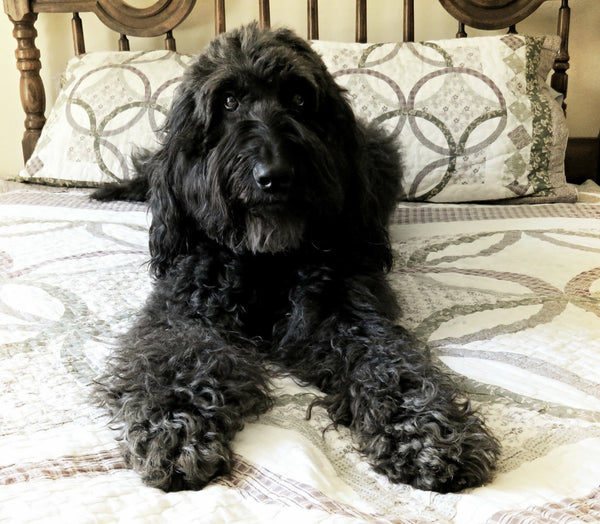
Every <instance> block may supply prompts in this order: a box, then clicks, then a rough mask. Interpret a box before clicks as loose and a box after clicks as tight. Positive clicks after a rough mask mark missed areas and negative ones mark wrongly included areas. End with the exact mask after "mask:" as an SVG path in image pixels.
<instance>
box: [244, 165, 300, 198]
mask: <svg viewBox="0 0 600 524" xmlns="http://www.w3.org/2000/svg"><path fill="white" fill-rule="evenodd" d="M252 174H253V175H254V180H255V181H256V184H257V185H258V187H260V189H262V190H263V191H267V192H277V191H283V190H285V189H287V188H288V187H289V186H290V184H291V181H292V169H291V168H290V167H288V166H285V165H267V164H263V163H260V162H259V163H257V164H256V165H255V166H254V169H253V171H252Z"/></svg>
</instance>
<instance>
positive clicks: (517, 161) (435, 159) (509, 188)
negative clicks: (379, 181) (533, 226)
mask: <svg viewBox="0 0 600 524" xmlns="http://www.w3.org/2000/svg"><path fill="white" fill-rule="evenodd" d="M559 45H560V38H559V37H529V36H521V35H504V36H490V37H479V38H465V39H452V40H441V41H435V42H433V41H432V42H423V43H403V44H345V43H337V42H323V41H315V42H314V43H313V47H314V49H315V50H316V51H317V52H318V53H319V54H320V55H321V56H322V58H323V60H324V62H325V64H326V65H327V67H328V68H329V70H330V71H332V73H333V74H334V76H335V78H336V80H337V81H338V83H340V84H341V85H343V86H344V87H346V88H347V90H348V94H349V97H350V100H351V102H352V104H353V107H354V110H355V112H356V113H357V115H358V116H359V117H362V118H363V119H365V120H368V121H375V122H379V123H381V125H383V126H385V127H386V128H387V129H388V130H389V131H390V132H392V133H393V134H395V135H396V136H397V139H398V143H399V147H400V150H401V153H402V157H403V163H404V173H403V179H402V189H401V195H400V198H401V199H404V200H427V201H434V202H465V201H484V200H486V201H489V200H503V199H513V200H511V203H513V202H515V201H516V200H514V199H516V198H518V197H527V198H526V199H523V201H526V202H555V201H575V200H576V191H575V189H574V188H573V187H572V186H570V185H568V184H567V183H566V180H565V173H564V153H565V149H566V142H567V136H568V132H567V127H566V122H565V118H564V115H563V113H562V110H561V108H560V106H559V104H558V103H557V102H556V100H555V99H554V95H553V94H552V92H551V90H550V88H549V87H548V86H547V84H546V78H547V76H548V73H549V71H550V69H551V67H552V64H553V60H554V57H555V56H556V53H557V51H558V49H559Z"/></svg>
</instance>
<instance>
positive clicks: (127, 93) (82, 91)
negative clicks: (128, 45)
mask: <svg viewBox="0 0 600 524" xmlns="http://www.w3.org/2000/svg"><path fill="white" fill-rule="evenodd" d="M191 59H192V57H190V56H186V55H181V54H178V53H175V52H172V51H149V52H105V53H103V52H100V53H89V54H85V55H81V56H78V57H75V58H72V59H71V60H70V61H69V63H68V65H67V69H66V71H65V74H64V77H63V87H62V89H61V92H60V94H59V96H58V98H57V100H56V103H55V104H54V106H53V108H52V111H51V112H50V115H49V117H48V120H47V122H46V124H45V126H44V128H43V130H42V134H41V136H40V139H39V141H38V143H37V145H36V147H35V150H34V152H33V155H32V156H31V158H30V159H29V161H28V162H27V164H26V166H25V168H24V169H23V170H22V171H21V173H20V179H21V180H26V181H31V182H37V183H47V184H54V185H66V186H96V185H98V184H100V183H103V182H110V181H115V180H120V179H127V178H130V177H131V175H132V169H133V166H132V164H131V159H130V155H131V153H132V152H134V151H135V150H136V149H139V148H152V147H156V146H157V144H158V143H159V141H160V134H161V126H162V124H163V122H164V120H165V115H166V113H167V111H168V109H169V107H170V106H171V101H172V99H173V94H174V91H175V88H176V87H177V85H178V84H179V83H180V82H181V78H182V75H183V73H184V71H185V68H186V67H187V65H188V64H189V62H190V60H191Z"/></svg>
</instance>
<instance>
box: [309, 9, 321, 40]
mask: <svg viewBox="0 0 600 524" xmlns="http://www.w3.org/2000/svg"><path fill="white" fill-rule="evenodd" d="M306 6H307V10H308V17H307V20H308V31H307V32H308V39H309V40H318V39H319V0H308V2H307V3H306Z"/></svg>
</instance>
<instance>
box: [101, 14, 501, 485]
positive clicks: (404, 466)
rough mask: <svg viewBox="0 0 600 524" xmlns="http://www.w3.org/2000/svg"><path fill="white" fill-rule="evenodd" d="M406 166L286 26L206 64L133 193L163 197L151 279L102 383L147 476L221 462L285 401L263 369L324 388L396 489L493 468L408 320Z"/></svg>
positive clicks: (492, 444)
mask: <svg viewBox="0 0 600 524" xmlns="http://www.w3.org/2000/svg"><path fill="white" fill-rule="evenodd" d="M399 165H400V162H399V158H398V155H397V152H396V148H395V146H394V144H393V143H392V141H391V139H390V138H389V137H387V136H385V135H384V134H382V133H381V132H380V131H378V130H376V129H375V128H373V127H370V126H366V125H364V124H362V123H360V122H357V121H356V120H355V117H354V115H353V112H352V110H351V108H350V106H349V104H348V103H347V101H346V99H345V97H344V92H343V90H342V89H341V88H340V87H338V85H337V84H336V83H335V82H334V80H333V78H332V77H331V75H330V74H329V73H328V72H327V70H326V68H325V66H324V65H323V62H322V61H321V60H320V58H319V57H318V56H317V55H316V54H315V53H314V52H313V51H312V49H311V48H310V46H309V45H308V44H307V43H306V42H305V41H304V40H302V39H300V38H298V37H297V36H295V35H294V34H293V33H292V32H290V31H288V30H277V31H267V30H260V29H259V28H258V27H257V26H256V25H250V26H246V27H243V28H241V29H238V30H235V31H232V32H230V33H226V34H223V35H221V36H219V37H218V38H216V39H215V40H214V41H213V42H212V43H211V44H209V46H208V47H207V49H206V50H205V51H204V52H203V53H202V54H201V55H199V56H198V58H197V59H196V60H195V62H194V63H193V65H192V66H191V67H190V68H189V70H188V72H187V73H186V76H185V78H184V81H183V83H182V85H181V88H180V91H179V93H178V96H177V97H176V100H175V102H174V105H173V108H172V110H171V111H170V114H169V116H168V120H167V127H166V139H165V142H164V144H163V146H162V147H161V148H160V149H159V150H158V151H157V152H155V153H154V154H151V155H150V156H148V157H147V158H146V159H145V160H144V162H143V164H142V165H141V167H140V175H139V178H138V179H137V180H136V181H135V182H134V183H133V184H134V186H132V184H129V186H128V188H125V190H124V191H125V192H122V193H121V196H125V197H128V198H131V196H132V195H133V196H136V195H137V197H140V198H143V197H144V196H145V195H146V193H147V192H148V189H149V198H150V206H151V210H152V225H151V229H150V251H151V268H152V270H153V272H154V274H155V277H156V279H155V282H154V288H153V291H152V294H151V296H150V298H149V299H148V302H147V304H146V305H145V307H144V309H143V311H142V312H141V314H140V315H139V318H138V319H137V321H136V323H135V325H134V326H133V327H132V328H131V330H130V331H129V332H128V333H127V334H126V335H125V336H124V337H123V340H122V343H121V347H120V349H119V350H118V351H116V352H115V353H114V354H113V355H112V356H111V358H110V359H109V363H108V371H107V374H106V376H105V377H103V379H102V380H101V384H102V386H100V388H99V394H100V397H101V399H102V402H103V403H104V404H105V405H106V406H107V407H108V410H109V412H110V414H111V415H112V417H113V419H114V421H115V423H116V424H117V426H118V427H120V429H121V432H122V440H123V446H124V449H125V455H126V457H127V460H128V462H129V463H130V464H131V465H132V466H133V468H134V469H135V470H136V471H138V472H139V473H140V474H141V475H142V477H143V479H144V481H145V482H147V483H148V484H149V485H152V486H157V487H160V488H162V489H165V490H174V489H184V488H194V489H197V488H201V487H202V486H204V485H205V484H206V483H207V482H209V481H210V480H211V479H212V478H213V477H214V476H215V475H218V474H221V473H223V472H226V471H227V470H228V468H229V466H230V462H231V450H230V442H231V440H232V438H233V437H234V435H235V433H236V432H237V431H239V430H240V429H241V427H242V425H243V422H244V420H245V419H247V418H248V417H251V416H257V415H259V414H260V413H262V412H264V411H265V410H267V409H268V408H269V406H270V404H271V399H270V395H269V389H270V385H269V374H268V372H267V369H268V368H269V367H270V366H268V365H267V364H271V365H273V364H274V365H276V366H278V367H279V368H281V369H284V370H285V371H287V372H291V373H293V374H294V375H295V376H296V377H297V378H298V379H300V380H302V381H305V382H307V383H312V384H315V385H316V386H318V387H319V388H321V390H322V391H324V392H325V394H326V396H325V398H324V400H323V402H322V403H323V404H324V405H325V406H326V408H327V410H328V412H329V414H330V416H331V418H332V420H333V422H334V423H335V424H345V425H348V426H349V427H350V428H351V429H352V430H353V433H354V436H355V439H356V444H357V446H358V448H359V449H360V451H361V452H362V453H363V454H364V456H365V457H366V458H367V460H369V462H370V463H371V464H372V465H373V467H374V468H375V470H376V471H379V472H381V473H383V474H385V475H387V476H388V478H389V479H390V480H391V481H393V482H405V483H410V484H412V485H413V486H415V487H418V488H423V489H433V490H438V491H443V492H444V491H453V490H459V489H462V488H466V487H469V486H477V485H480V484H482V483H484V482H486V481H488V480H490V478H491V476H492V471H493V468H494V463H495V461H496V458H497V456H498V453H499V448H498V444H497V442H496V440H495V439H494V438H493V437H491V436H490V435H489V434H488V432H487V431H486V429H485V427H484V424H483V422H482V420H481V418H480V417H479V416H478V415H477V414H476V413H475V412H474V411H473V410H472V408H471V407H470V405H469V403H468V402H467V401H466V400H465V399H464V397H463V396H462V395H461V393H460V391H458V389H457V388H456V386H455V385H454V384H453V382H452V381H451V380H450V378H449V377H448V376H446V375H445V374H444V373H442V371H440V369H438V368H437V367H436V366H435V364H434V363H433V361H432V359H431V357H430V355H429V354H428V352H427V351H426V350H425V349H424V348H421V347H419V345H418V344H416V343H415V342H414V341H413V340H411V338H410V337H409V336H408V335H407V333H406V332H405V331H404V330H402V329H401V328H400V327H398V326H397V325H395V319H396V317H397V314H398V307H397V303H396V300H395V298H394V295H393V293H392V291H391V289H390V286H389V284H388V282H387V281H386V273H387V271H388V270H389V269H390V267H391V264H392V252H391V248H390V242H389V239H388V233H387V226H388V221H389V217H390V214H391V212H392V210H393V208H394V205H395V199H396V194H397V189H398V177H399V175H400V167H399ZM132 188H133V189H132ZM111 191H112V193H108V194H107V193H105V194H104V196H107V197H110V198H113V197H115V196H119V191H118V188H117V189H116V190H115V189H114V188H113V189H112V190H111ZM115 191H116V192H115ZM127 191H129V192H127ZM99 196H100V197H101V196H102V195H99Z"/></svg>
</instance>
